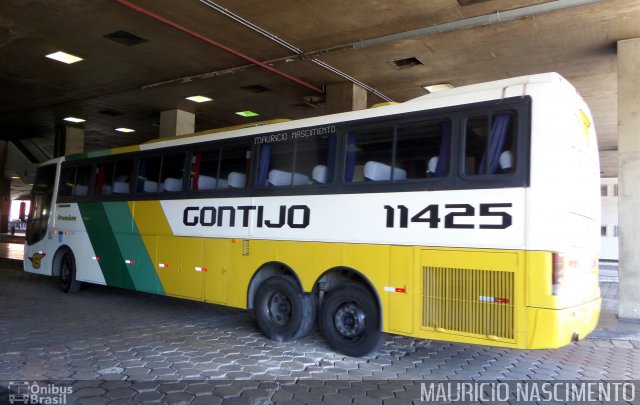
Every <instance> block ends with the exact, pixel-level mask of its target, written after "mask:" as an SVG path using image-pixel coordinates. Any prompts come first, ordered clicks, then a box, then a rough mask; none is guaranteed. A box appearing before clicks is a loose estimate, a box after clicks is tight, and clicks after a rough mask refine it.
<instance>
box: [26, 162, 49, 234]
mask: <svg viewBox="0 0 640 405" xmlns="http://www.w3.org/2000/svg"><path fill="white" fill-rule="evenodd" d="M55 179H56V166H55V165H47V166H42V167H40V168H39V169H38V172H37V173H36V180H35V182H34V183H33V190H32V191H31V209H30V211H29V219H28V221H27V235H26V240H27V244H28V245H33V244H34V243H36V242H38V241H40V240H42V238H44V236H45V235H46V234H47V222H48V221H49V212H50V211H51V209H50V207H51V198H52V197H53V186H54V182H55Z"/></svg>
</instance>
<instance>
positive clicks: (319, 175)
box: [311, 165, 327, 184]
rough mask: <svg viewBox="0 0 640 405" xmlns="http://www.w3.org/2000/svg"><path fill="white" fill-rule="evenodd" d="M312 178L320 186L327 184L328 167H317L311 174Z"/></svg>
mask: <svg viewBox="0 0 640 405" xmlns="http://www.w3.org/2000/svg"><path fill="white" fill-rule="evenodd" d="M311 178H312V179H313V180H315V181H317V182H318V183H320V184H325V183H326V182H327V166H325V165H316V166H315V167H314V168H313V171H312V172H311Z"/></svg>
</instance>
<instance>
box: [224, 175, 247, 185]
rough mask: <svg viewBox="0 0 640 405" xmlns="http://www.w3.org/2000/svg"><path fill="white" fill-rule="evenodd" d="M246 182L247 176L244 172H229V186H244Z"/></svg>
mask: <svg viewBox="0 0 640 405" xmlns="http://www.w3.org/2000/svg"><path fill="white" fill-rule="evenodd" d="M246 182H247V176H246V175H245V174H244V173H239V172H231V173H229V177H228V179H227V184H228V185H229V187H233V188H244V186H245V184H246Z"/></svg>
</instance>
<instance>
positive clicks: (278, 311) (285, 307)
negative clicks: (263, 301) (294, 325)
mask: <svg viewBox="0 0 640 405" xmlns="http://www.w3.org/2000/svg"><path fill="white" fill-rule="evenodd" d="M267 307H268V308H269V319H270V320H271V322H272V323H274V324H275V325H278V326H285V325H286V324H287V322H289V319H291V301H289V298H288V297H287V296H286V295H285V294H283V293H281V292H279V291H276V292H275V293H273V294H272V295H271V297H269V305H268V306H267Z"/></svg>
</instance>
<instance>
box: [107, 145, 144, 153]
mask: <svg viewBox="0 0 640 405" xmlns="http://www.w3.org/2000/svg"><path fill="white" fill-rule="evenodd" d="M139 150H140V146H138V145H131V146H122V147H119V148H113V149H111V154H112V155H116V154H119V153H128V152H137V151H139Z"/></svg>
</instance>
